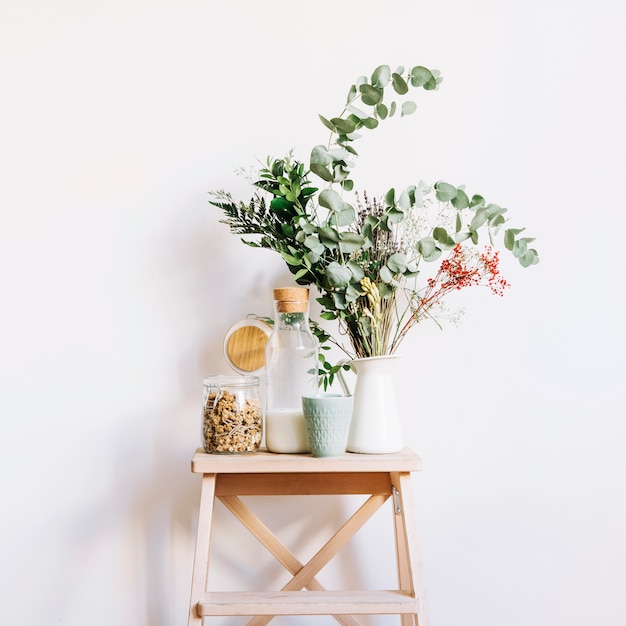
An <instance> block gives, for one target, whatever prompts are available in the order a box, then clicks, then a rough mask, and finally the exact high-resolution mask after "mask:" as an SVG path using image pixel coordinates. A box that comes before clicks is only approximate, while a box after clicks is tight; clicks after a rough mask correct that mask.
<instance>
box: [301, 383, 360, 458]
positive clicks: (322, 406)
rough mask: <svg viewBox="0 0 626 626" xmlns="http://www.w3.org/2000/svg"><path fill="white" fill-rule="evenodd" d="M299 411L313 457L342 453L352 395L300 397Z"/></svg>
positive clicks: (339, 454)
mask: <svg viewBox="0 0 626 626" xmlns="http://www.w3.org/2000/svg"><path fill="white" fill-rule="evenodd" d="M302 412H303V413H304V420H305V422H306V427H307V432H308V436H309V446H310V448H311V454H312V455H313V456H317V457H333V456H341V455H342V454H344V452H345V451H346V446H347V445H348V435H349V433H350V422H351V420H352V396H342V395H339V394H320V395H317V396H302Z"/></svg>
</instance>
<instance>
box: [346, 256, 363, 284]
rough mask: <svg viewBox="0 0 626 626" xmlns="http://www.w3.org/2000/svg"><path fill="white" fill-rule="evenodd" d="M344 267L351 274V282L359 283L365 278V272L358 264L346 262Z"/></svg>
mask: <svg viewBox="0 0 626 626" xmlns="http://www.w3.org/2000/svg"><path fill="white" fill-rule="evenodd" d="M346 266H347V267H348V269H349V270H350V271H351V272H352V279H353V280H355V281H357V282H359V281H361V280H362V279H363V278H365V272H364V271H363V268H362V267H361V266H360V265H359V264H358V263H355V262H354V261H348V263H347V264H346Z"/></svg>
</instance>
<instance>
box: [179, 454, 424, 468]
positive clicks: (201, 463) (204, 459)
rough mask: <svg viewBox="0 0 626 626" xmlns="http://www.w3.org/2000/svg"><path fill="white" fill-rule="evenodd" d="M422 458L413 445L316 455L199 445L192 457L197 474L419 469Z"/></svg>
mask: <svg viewBox="0 0 626 626" xmlns="http://www.w3.org/2000/svg"><path fill="white" fill-rule="evenodd" d="M421 469H422V459H421V458H420V457H419V456H417V454H415V452H413V450H411V449H410V448H404V449H403V450H401V451H400V452H395V453H393V454H356V453H352V452H346V453H345V454H343V455H342V456H338V457H329V458H325V457H314V456H312V455H311V454H275V453H272V452H268V451H267V450H264V449H262V450H259V451H258V452H251V453H249V454H207V453H206V452H204V450H203V449H202V448H198V449H197V450H196V453H195V454H194V456H193V459H192V460H191V471H192V472H194V473H196V474H247V473H258V474H273V473H304V474H306V473H311V472H329V473H330V472H335V473H336V472H416V471H419V470H421Z"/></svg>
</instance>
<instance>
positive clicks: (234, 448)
mask: <svg viewBox="0 0 626 626" xmlns="http://www.w3.org/2000/svg"><path fill="white" fill-rule="evenodd" d="M262 437H263V411H262V410H261V399H260V394H259V379H258V377H256V376H243V377H239V378H237V377H231V376H211V377H208V378H205V380H204V401H203V410H202V445H203V447H204V450H205V452H208V453H213V454H242V453H246V452H255V451H256V450H258V449H259V447H260V445H261V439H262Z"/></svg>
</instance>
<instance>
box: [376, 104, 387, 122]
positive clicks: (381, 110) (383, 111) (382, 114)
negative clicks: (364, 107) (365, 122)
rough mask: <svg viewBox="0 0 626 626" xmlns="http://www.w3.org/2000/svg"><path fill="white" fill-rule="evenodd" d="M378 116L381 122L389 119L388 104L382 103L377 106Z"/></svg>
mask: <svg viewBox="0 0 626 626" xmlns="http://www.w3.org/2000/svg"><path fill="white" fill-rule="evenodd" d="M376 115H378V117H379V118H380V119H381V120H384V119H386V118H387V116H388V115H389V109H388V108H387V105H386V104H383V103H382V102H381V103H380V104H377V105H376Z"/></svg>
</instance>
